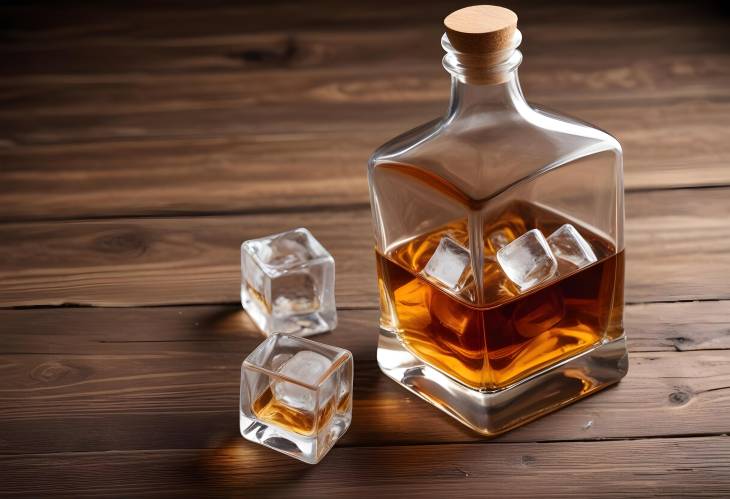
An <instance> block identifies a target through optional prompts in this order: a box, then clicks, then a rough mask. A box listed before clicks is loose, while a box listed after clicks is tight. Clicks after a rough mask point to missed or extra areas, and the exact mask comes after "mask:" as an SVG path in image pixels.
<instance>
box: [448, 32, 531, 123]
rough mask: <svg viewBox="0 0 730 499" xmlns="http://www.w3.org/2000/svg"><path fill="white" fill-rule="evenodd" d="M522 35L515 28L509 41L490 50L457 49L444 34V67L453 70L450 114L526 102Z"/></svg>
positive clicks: (501, 108) (510, 107) (515, 107)
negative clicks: (468, 51)
mask: <svg viewBox="0 0 730 499" xmlns="http://www.w3.org/2000/svg"><path fill="white" fill-rule="evenodd" d="M521 41H522V35H521V34H520V32H519V31H515V34H514V35H513V37H512V40H511V41H510V43H509V45H508V46H507V47H506V48H505V49H504V50H501V51H498V52H492V53H489V54H479V55H474V54H464V53H460V52H457V51H456V50H455V49H454V48H453V47H452V46H451V44H450V43H449V40H448V37H447V36H446V35H444V36H443V37H442V39H441V46H442V47H443V48H444V50H445V51H446V55H445V56H444V58H443V65H444V68H445V69H446V70H447V71H448V72H449V74H451V101H450V104H449V111H448V117H449V119H452V118H454V117H457V116H460V115H465V114H472V113H474V112H478V113H482V112H499V111H508V110H512V111H514V110H519V109H524V108H525V107H526V106H527V103H526V102H525V97H524V95H523V93H522V88H521V87H520V82H519V78H518V76H517V68H518V67H519V65H520V63H521V62H522V53H521V52H520V51H519V50H517V47H518V46H519V45H520V42H521Z"/></svg>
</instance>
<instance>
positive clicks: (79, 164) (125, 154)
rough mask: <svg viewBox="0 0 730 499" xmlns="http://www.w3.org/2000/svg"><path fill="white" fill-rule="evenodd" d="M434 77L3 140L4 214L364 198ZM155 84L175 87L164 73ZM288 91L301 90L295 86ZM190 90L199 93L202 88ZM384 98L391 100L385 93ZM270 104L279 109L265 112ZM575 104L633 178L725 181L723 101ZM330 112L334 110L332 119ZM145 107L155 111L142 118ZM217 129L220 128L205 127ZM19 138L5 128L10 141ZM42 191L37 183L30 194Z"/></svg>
mask: <svg viewBox="0 0 730 499" xmlns="http://www.w3.org/2000/svg"><path fill="white" fill-rule="evenodd" d="M727 66H728V67H730V65H727ZM382 83H383V85H381V87H380V89H377V86H376V88H375V89H373V90H372V91H373V92H382V94H383V95H393V94H394V93H396V94H403V93H404V92H405V93H409V92H413V91H414V90H413V88H411V89H410V90H409V89H408V87H409V86H410V87H412V86H413V84H412V83H409V82H408V81H405V80H400V81H396V82H387V81H383V82H382ZM237 85H238V84H237ZM269 85H270V84H269ZM402 85H405V88H403V87H402ZM418 85H420V84H418ZM439 86H440V87H441V88H440V90H441V91H440V92H439V98H438V100H437V101H434V102H433V103H430V104H428V105H425V104H424V103H422V102H418V101H414V102H411V103H408V104H407V105H404V106H398V111H397V112H396V114H397V116H395V115H392V116H385V115H381V114H378V113H373V109H374V108H375V106H374V105H373V103H372V102H367V100H366V101H363V102H359V103H355V104H352V103H346V102H347V100H348V99H350V97H349V96H347V95H343V96H342V99H344V100H345V103H338V102H336V100H337V99H338V98H339V97H337V93H338V92H340V90H339V89H337V88H335V89H332V92H334V94H333V95H332V98H333V99H335V101H334V102H330V103H327V104H314V103H312V104H309V106H310V107H308V108H303V109H301V111H300V112H296V113H293V112H292V107H293V106H294V107H296V105H295V104H293V103H291V102H284V103H280V104H277V105H276V106H275V108H276V109H279V111H275V109H273V108H272V107H271V106H268V105H261V106H259V107H258V109H259V111H256V112H258V113H259V114H252V113H253V112H254V111H253V110H252V108H250V107H247V108H238V110H236V109H235V108H233V109H231V108H227V109H207V110H200V109H190V108H188V109H187V110H185V111H177V110H175V111H169V112H162V113H159V112H154V113H149V112H147V113H146V117H145V116H143V114H144V113H142V112H140V113H138V114H128V115H116V116H115V117H113V118H111V120H113V121H117V122H118V121H119V120H122V121H126V122H127V123H126V124H122V123H117V124H114V125H113V126H114V127H115V129H117V130H119V131H120V133H121V134H122V135H124V134H126V133H127V132H126V131H125V130H129V129H140V130H148V129H154V130H156V133H160V134H161V135H163V137H161V138H149V137H146V138H145V140H142V141H138V140H133V141H131V140H129V138H128V137H119V138H121V139H123V140H122V141H121V142H119V143H116V142H109V141H108V140H107V141H104V142H102V143H91V144H58V145H36V146H11V147H8V148H4V149H3V148H0V164H2V166H3V167H2V169H0V180H2V181H1V182H0V209H1V210H0V220H6V221H10V220H32V219H56V218H61V219H64V218H88V217H109V216H138V215H155V214H157V215H181V214H182V215H185V214H194V213H201V212H202V213H211V214H215V213H221V212H239V213H241V212H256V211H260V210H262V209H264V207H265V208H266V209H269V210H275V209H285V208H289V209H292V208H297V209H310V208H313V207H321V206H325V205H329V206H333V205H339V206H347V205H350V204H352V203H359V204H365V203H367V202H368V196H367V180H366V161H367V158H368V157H369V155H370V154H371V153H372V151H373V150H374V149H375V148H376V147H377V146H378V145H379V144H380V143H382V142H384V141H385V140H386V139H388V138H389V137H390V136H393V135H396V134H397V133H400V132H401V131H403V130H405V129H407V128H409V127H411V126H414V125H415V124H417V123H419V122H421V121H425V120H426V119H430V118H432V117H433V116H437V115H439V114H440V113H441V111H442V107H443V102H441V101H442V100H445V99H446V93H445V92H446V82H445V81H443V82H441V84H440V85H439ZM399 87H401V88H402V90H401V89H399ZM356 88H357V87H353V89H352V90H348V89H347V87H345V90H344V92H346V93H350V94H352V93H353V92H357V90H356ZM218 91H219V89H216V92H218ZM269 91H271V90H269ZM160 92H161V93H170V90H169V88H168V86H167V85H164V84H163V85H161V86H160ZM147 93H149V92H148V89H147V90H144V91H141V94H142V95H146V94H147ZM284 93H285V94H292V93H294V94H296V92H292V91H291V90H287V91H286V92H284ZM105 99H111V100H114V99H115V97H113V96H111V95H110V96H107V97H105ZM193 99H194V102H198V97H194V98H193ZM127 104H128V103H127ZM380 105H383V106H385V107H388V108H392V107H393V106H392V102H387V103H382V104H380ZM429 106H430V108H431V111H429V110H428V108H429ZM100 107H102V108H103V107H108V106H105V105H104V104H103V103H101V102H100V103H99V104H96V105H95V106H94V109H98V108H100ZM312 107H314V108H315V109H311V108H312ZM406 108H408V109H410V111H409V110H408V109H406ZM269 112H274V114H278V117H276V116H274V115H272V116H270V117H269V118H266V116H265V115H266V114H267V113H269ZM394 112H395V111H394ZM181 113H182V115H181ZM328 113H330V114H328ZM409 113H410V114H409ZM185 114H191V116H184V115H185ZM346 114H349V117H347V116H345V115H346ZM575 114H577V115H579V116H581V117H582V118H585V119H587V120H590V121H594V122H596V123H600V124H601V125H602V126H603V127H605V128H607V129H609V130H611V131H613V132H615V133H616V134H617V136H618V137H619V139H620V140H621V141H622V144H623V146H624V149H625V153H626V161H625V171H626V186H627V188H628V189H629V190H632V189H646V188H656V187H661V188H666V187H682V186H688V185H689V186H703V185H727V184H729V183H730V173H728V172H730V169H728V168H727V164H728V162H729V161H730V146H729V145H728V144H727V141H726V140H725V137H726V130H727V128H728V126H729V125H730V119H728V116H730V101H729V102H727V103H711V102H703V101H692V102H685V103H669V104H662V105H658V106H652V107H645V108H643V109H642V110H641V111H640V112H637V111H636V106H634V105H613V106H608V107H603V108H592V109H582V110H577V111H576V113H575ZM163 115H166V116H163ZM192 115H194V117H193V116H192ZM331 115H337V116H339V118H338V120H337V124H336V125H335V126H333V124H332V120H331V119H330V118H329V117H330V116H331ZM318 116H319V117H318ZM629 117H630V119H627V118H629ZM147 118H149V119H150V120H152V121H148V122H146V123H142V122H141V121H140V120H146V119H147ZM19 119H20V118H19ZM22 119H23V120H27V122H28V124H29V126H30V127H33V128H34V129H36V130H37V129H38V126H41V127H43V126H46V127H48V131H49V133H51V134H57V133H59V132H60V133H64V134H65V133H68V132H69V131H71V130H72V128H73V127H76V126H79V125H80V124H81V123H82V122H84V121H88V123H89V124H90V125H89V126H90V127H91V128H90V130H91V131H92V133H94V134H98V133H99V132H100V131H102V130H103V127H104V125H100V124H99V123H98V120H99V116H98V113H97V114H90V115H88V117H80V116H76V117H46V118H43V119H40V118H39V117H33V116H29V115H27V113H26V116H25V117H24V118H22ZM366 119H367V120H368V121H369V123H366V122H365V120H366ZM0 120H2V118H0ZM160 120H162V121H160ZM262 120H266V121H267V122H271V123H276V127H277V128H276V129H271V130H269V131H268V132H267V131H266V130H264V129H263V127H262V125H260V122H261V121H262ZM291 120H294V121H291ZM104 121H105V122H107V123H110V122H111V121H109V120H104ZM69 122H70V123H71V124H69ZM92 122H93V124H92ZM216 123H218V124H225V126H230V125H231V124H233V126H235V127H237V130H235V131H234V133H233V134H231V133H228V132H226V131H223V130H221V129H220V128H218V125H217V124H216ZM286 123H288V124H286ZM318 123H320V124H322V126H323V127H324V128H322V127H320V125H319V124H318ZM170 126H171V127H185V128H187V129H188V131H191V132H192V135H191V136H190V138H187V139H184V140H182V139H175V138H169V137H164V135H170V134H168V133H167V132H165V133H162V132H161V131H162V130H163V129H164V128H165V127H170ZM130 127H131V128H130ZM139 127H141V128H139ZM190 127H194V128H197V129H198V131H197V132H196V131H194V130H191V129H190ZM246 127H253V128H256V130H253V129H249V130H246V129H245V128H246ZM21 128H22V126H21V124H20V123H18V122H13V123H8V124H7V126H6V127H5V129H7V130H16V131H18V130H20V129H21ZM333 128H337V129H338V130H337V131H335V130H334V129H333ZM2 129H3V128H0V130H2ZM343 130H344V131H343ZM213 132H215V134H216V136H211V135H210V134H211V133H213ZM33 133H35V132H33ZM39 133H42V134H43V133H46V132H44V131H40V132H39ZM171 133H172V135H179V133H184V134H187V133H188V132H182V131H175V132H171ZM201 134H203V135H205V136H204V137H201V136H200V135H201ZM16 139H17V138H11V139H9V140H10V143H13V142H15V141H16ZM281 178H285V179H286V180H287V181H286V182H282V181H281ZM39 192H42V193H43V194H44V195H42V196H39V195H37V193H39Z"/></svg>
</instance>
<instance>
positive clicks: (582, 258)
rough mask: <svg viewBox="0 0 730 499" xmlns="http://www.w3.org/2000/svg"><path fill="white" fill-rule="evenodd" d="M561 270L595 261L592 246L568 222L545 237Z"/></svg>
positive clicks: (578, 267)
mask: <svg viewBox="0 0 730 499" xmlns="http://www.w3.org/2000/svg"><path fill="white" fill-rule="evenodd" d="M547 242H548V245H550V249H551V250H552V251H553V255H555V258H557V259H558V265H559V268H560V271H561V272H565V271H570V270H575V269H580V268H582V267H585V266H586V265H590V264H591V263H593V262H595V261H597V260H598V259H597V258H596V254H595V253H594V252H593V248H591V245H590V244H589V243H588V241H586V240H585V239H584V238H583V236H581V235H580V232H578V230H577V229H576V228H575V227H573V226H572V225H570V224H565V225H563V226H561V227H560V228H559V229H558V230H556V231H555V232H553V233H552V234H550V236H549V237H548V238H547Z"/></svg>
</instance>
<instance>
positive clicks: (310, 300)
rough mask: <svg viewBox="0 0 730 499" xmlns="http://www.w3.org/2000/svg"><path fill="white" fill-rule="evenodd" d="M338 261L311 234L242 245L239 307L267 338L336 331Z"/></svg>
mask: <svg viewBox="0 0 730 499" xmlns="http://www.w3.org/2000/svg"><path fill="white" fill-rule="evenodd" d="M334 265H335V264H334V259H333V258H332V256H331V255H330V254H329V253H328V252H327V250H325V249H324V247H323V246H322V245H321V244H320V243H319V242H318V241H317V240H316V239H315V238H314V236H312V234H311V233H310V232H309V231H308V230H307V229H295V230H292V231H289V232H284V233H281V234H275V235H272V236H267V237H262V238H260V239H252V240H249V241H246V242H244V243H243V244H242V245H241V304H242V305H243V308H244V309H245V310H246V312H248V314H249V316H251V318H252V319H253V321H254V322H255V323H256V325H257V326H258V327H259V328H260V329H261V330H262V331H264V332H265V333H267V334H272V333H289V334H296V335H299V336H307V335H310V334H316V333H321V332H324V331H329V330H332V329H334V328H335V326H336V324H337V311H336V308H335V294H334V286H335V282H334V281H335V268H334Z"/></svg>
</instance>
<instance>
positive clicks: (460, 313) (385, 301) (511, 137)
mask: <svg viewBox="0 0 730 499" xmlns="http://www.w3.org/2000/svg"><path fill="white" fill-rule="evenodd" d="M516 22H517V16H516V15H515V14H514V13H513V12H512V11H510V10H508V9H504V8H501V7H495V6H474V7H467V8H465V9H461V10H459V11H456V12H454V13H453V14H451V15H450V16H448V17H447V18H446V19H445V21H444V24H445V26H446V34H445V35H444V36H443V38H442V46H443V48H444V49H445V50H446V56H445V57H444V60H443V64H444V67H445V68H446V69H447V71H448V72H449V73H450V74H451V76H452V87H451V89H452V91H451V103H450V105H449V108H448V111H447V113H446V115H445V116H444V117H443V118H441V119H437V120H434V121H432V122H430V123H427V124H425V125H423V126H421V127H418V128H416V129H414V130H412V131H410V132H407V133H405V134H403V135H401V136H399V137H396V138H395V139H393V140H391V141H390V142H388V143H386V144H385V145H383V146H382V147H381V148H379V149H378V150H377V151H376V152H375V153H374V154H373V156H372V157H371V159H370V162H369V167H368V180H369V186H370V195H371V201H372V202H371V206H372V213H373V222H374V226H375V241H376V258H377V263H378V265H377V270H378V280H379V290H380V295H381V296H380V298H381V300H380V301H381V320H380V324H381V334H380V341H379V346H378V363H379V365H380V367H381V369H382V370H383V372H385V373H386V374H387V375H388V376H390V377H391V378H393V379H394V380H395V381H397V382H398V383H400V384H401V385H403V386H404V387H406V388H407V389H409V390H411V391H412V392H414V393H416V394H418V395H419V396H420V397H422V398H424V399H426V400H427V401H429V402H431V403H432V404H434V405H435V406H436V407H438V408H440V409H442V410H443V411H445V412H447V413H448V414H450V415H451V416H453V417H455V418H457V419H458V420H459V421H461V422H462V423H464V424H466V425H467V426H469V427H471V428H473V429H474V430H476V431H478V432H480V433H482V434H484V435H488V436H492V435H497V434H499V433H502V432H504V431H507V430H509V429H511V428H514V427H516V426H519V425H521V424H523V423H525V422H528V421H530V420H532V419H534V418H536V417H538V416H541V415H543V414H546V413H548V412H550V411H553V410H555V409H558V408H560V407H562V406H564V405H566V404H569V403H571V402H573V401H576V400H578V399H580V398H582V397H585V396H587V395H588V394H591V393H593V392H595V391H597V390H600V389H601V388H604V387H606V386H608V385H610V384H612V383H615V382H617V381H619V380H620V379H621V378H622V377H623V376H624V375H625V374H626V371H627V367H628V361H627V352H626V340H625V336H624V330H623V323H622V318H623V287H624V252H623V249H624V242H623V217H624V213H623V172H622V151H621V147H620V145H619V143H618V142H617V141H616V139H614V138H613V137H612V136H610V135H609V134H607V133H605V132H603V131H601V130H599V129H597V128H594V127H593V126H591V125H588V124H586V123H584V122H582V121H578V120H575V119H573V118H569V117H566V116H562V115H558V114H555V113H553V112H548V111H543V110H541V109H539V108H536V107H533V106H532V105H530V104H529V103H528V102H527V101H526V100H525V98H524V96H523V94H522V90H521V88H520V84H519V81H518V78H517V67H518V66H519V64H520V62H521V60H522V54H521V53H520V51H519V50H517V47H518V46H519V44H520V41H521V35H520V32H519V31H518V30H517V29H516Z"/></svg>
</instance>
